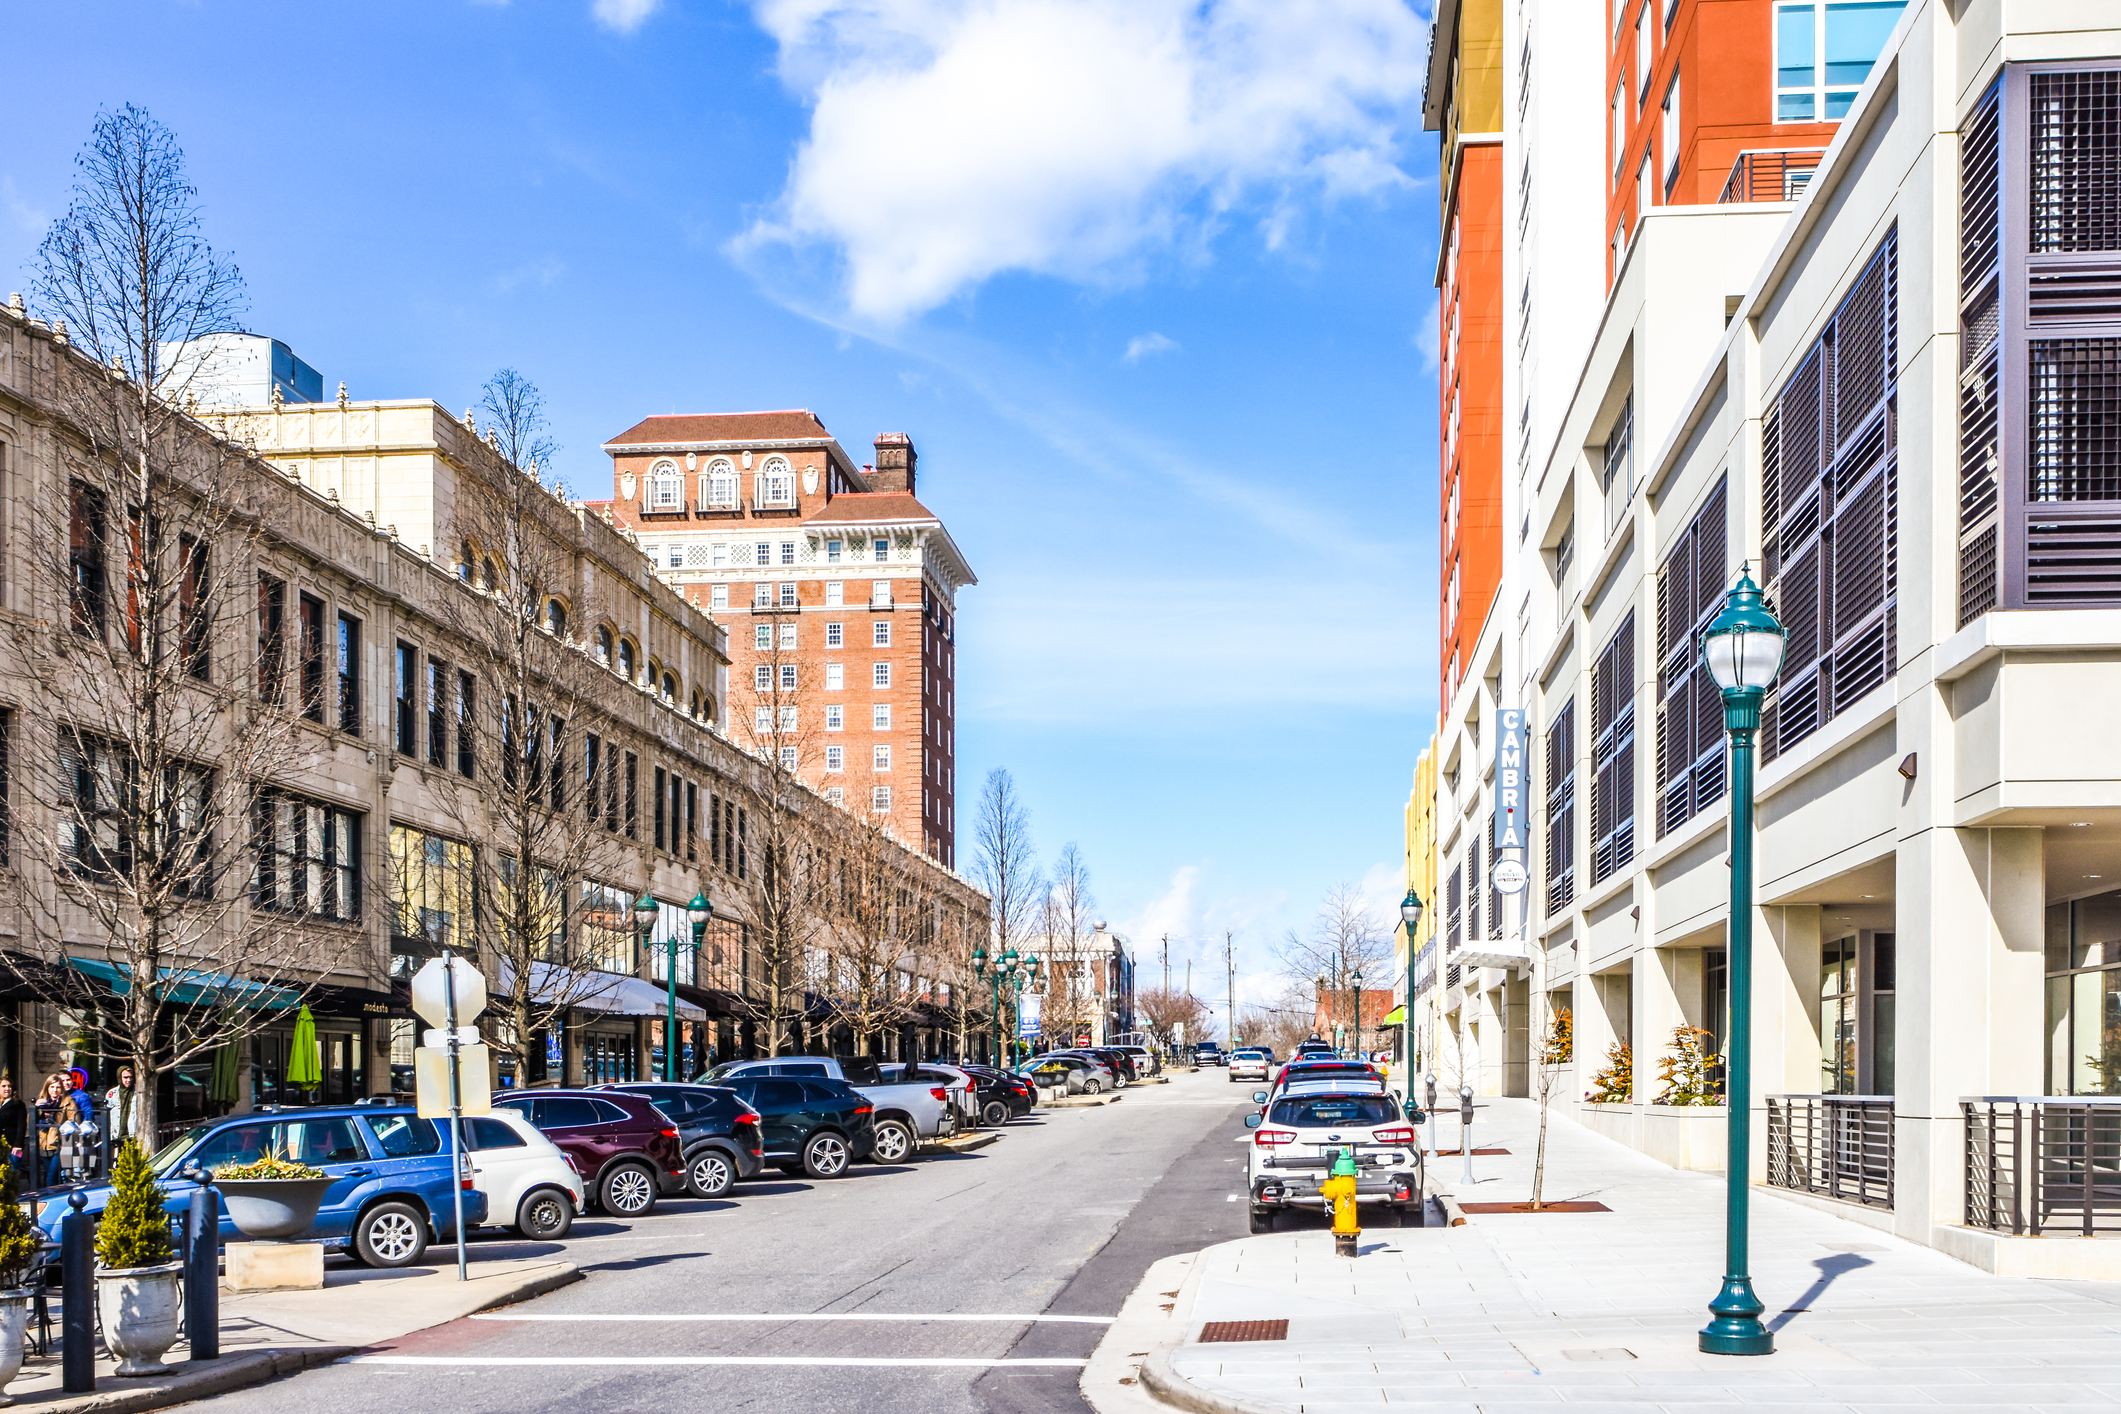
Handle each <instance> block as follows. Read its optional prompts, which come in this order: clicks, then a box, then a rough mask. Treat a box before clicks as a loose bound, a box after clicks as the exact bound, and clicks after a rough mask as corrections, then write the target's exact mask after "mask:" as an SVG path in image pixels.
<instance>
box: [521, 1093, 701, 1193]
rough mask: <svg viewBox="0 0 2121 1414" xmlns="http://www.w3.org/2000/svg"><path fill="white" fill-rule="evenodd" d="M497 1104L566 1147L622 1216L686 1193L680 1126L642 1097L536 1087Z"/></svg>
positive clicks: (577, 1166) (589, 1181)
mask: <svg viewBox="0 0 2121 1414" xmlns="http://www.w3.org/2000/svg"><path fill="white" fill-rule="evenodd" d="M493 1107H494V1110H495V1111H496V1112H499V1111H500V1110H503V1109H512V1110H517V1111H520V1112H522V1113H523V1114H525V1115H527V1116H528V1117H529V1119H530V1122H531V1123H532V1124H533V1125H535V1126H537V1128H538V1130H539V1131H540V1132H541V1133H543V1134H544V1135H545V1137H546V1138H548V1139H550V1140H551V1141H552V1142H553V1143H555V1144H557V1145H559V1146H560V1152H561V1153H563V1154H565V1155H566V1156H567V1158H568V1160H569V1162H571V1163H573V1165H574V1168H575V1172H576V1173H578V1174H580V1175H581V1176H582V1182H583V1183H584V1184H586V1185H587V1186H588V1192H589V1193H590V1195H591V1196H592V1197H594V1198H595V1200H596V1205H597V1206H598V1207H599V1208H602V1209H603V1210H604V1211H605V1212H607V1213H609V1214H610V1215H611V1216H613V1217H615V1218H639V1217H646V1216H647V1215H648V1214H649V1213H651V1212H653V1211H654V1210H655V1204H656V1199H657V1198H658V1197H660V1196H661V1195H663V1194H665V1193H678V1192H682V1191H683V1190H684V1187H685V1154H684V1150H683V1149H681V1148H680V1147H679V1146H678V1130H677V1126H676V1125H675V1124H674V1123H672V1122H671V1119H670V1117H669V1116H668V1115H666V1114H664V1113H663V1112H662V1111H661V1110H659V1109H657V1108H656V1107H655V1106H654V1105H653V1104H650V1103H649V1102H648V1101H647V1100H646V1099H643V1098H642V1097H641V1096H639V1095H628V1094H624V1093H621V1092H617V1091H609V1090H607V1091H604V1092H602V1093H598V1092H595V1091H591V1090H532V1091H526V1092H524V1093H521V1094H510V1095H505V1096H502V1097H501V1098H498V1099H496V1100H495V1101H494V1102H493Z"/></svg>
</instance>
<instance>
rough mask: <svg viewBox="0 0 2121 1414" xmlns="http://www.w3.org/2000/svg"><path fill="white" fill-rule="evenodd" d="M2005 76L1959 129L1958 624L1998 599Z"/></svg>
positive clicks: (1981, 612) (1994, 85) (1990, 87)
mask: <svg viewBox="0 0 2121 1414" xmlns="http://www.w3.org/2000/svg"><path fill="white" fill-rule="evenodd" d="M2002 117H2003V81H2002V80H2001V79H1998V80H1996V82H1994V83H1992V84H1990V85H1989V88H1988V92H1987V93H1984V94H1983V95H1982V96H1981V101H1980V102H1979V103H1978V104H1976V105H1975V107H1974V111H1973V112H1972V113H1970V114H1969V115H1967V119H1966V122H1965V124H1964V125H1963V126H1962V127H1961V128H1960V129H1959V299H1960V311H1959V368H1960V372H1959V624H1960V626H1961V627H1962V628H1963V627H1965V626H1966V625H1967V624H1970V623H1972V622H1973V621H1974V620H1975V619H1977V618H1979V617H1980V616H1981V615H1983V614H1985V613H1987V612H1988V611H1989V610H1990V609H1993V608H1995V607H1996V595H1997V591H1998V588H1999V585H1998V581H1997V575H1996V560H1997V555H1996V551H1997V545H1996V540H1997V536H1998V534H1999V529H1998V525H1997V515H1998V509H1997V487H1998V484H1999V477H2000V473H2001V470H2002V443H2001V440H2000V439H2001V437H2002V420H2001V411H2002V409H2001V404H2000V402H1999V401H1998V397H1999V393H2000V386H1999V380H2000V378H2001V375H2002V368H2003V346H2002V333H2003V321H2002V313H2003V307H2002V297H2001V280H2000V273H2001V272H2000V263H2001V259H2002V251H2003V227H2002V216H2003V204H2002V200H2001V193H2002V179H2003V168H2002V160H2001V158H2002Z"/></svg>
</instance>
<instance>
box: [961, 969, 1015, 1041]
mask: <svg viewBox="0 0 2121 1414" xmlns="http://www.w3.org/2000/svg"><path fill="white" fill-rule="evenodd" d="M1015 968H1016V949H1015V948H1009V949H1006V950H1005V951H1004V952H1003V953H1002V955H1001V956H1000V957H998V958H996V959H995V960H994V966H993V967H992V968H991V969H990V968H989V967H988V966H987V949H986V948H985V947H984V946H975V947H974V948H973V949H972V975H973V976H974V977H983V978H985V979H986V980H987V994H988V1001H987V1017H988V1020H989V1022H990V1027H989V1029H990V1030H991V1032H992V1033H993V1034H992V1037H991V1039H992V1041H993V1043H994V1044H993V1046H992V1048H991V1049H992V1052H993V1055H994V1063H995V1064H996V1065H1002V1064H1005V1062H1004V1061H1003V1060H1002V984H1003V983H1004V982H1005V981H1007V980H1008V975H1009V974H1010V973H1011V972H1013V971H1014V970H1015Z"/></svg>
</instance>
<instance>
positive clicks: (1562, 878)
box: [1547, 698, 1576, 913]
mask: <svg viewBox="0 0 2121 1414" xmlns="http://www.w3.org/2000/svg"><path fill="white" fill-rule="evenodd" d="M1575 901H1576V701H1575V699H1574V698H1571V699H1569V701H1568V702H1567V703H1566V704H1564V705H1563V707H1562V709H1561V711H1560V713H1559V714H1557V715H1556V716H1555V718H1554V724H1553V725H1552V726H1550V727H1548V728H1547V912H1548V913H1558V912H1560V911H1561V910H1562V909H1564V908H1567V907H1568V906H1569V905H1570V904H1571V903H1574V902H1575Z"/></svg>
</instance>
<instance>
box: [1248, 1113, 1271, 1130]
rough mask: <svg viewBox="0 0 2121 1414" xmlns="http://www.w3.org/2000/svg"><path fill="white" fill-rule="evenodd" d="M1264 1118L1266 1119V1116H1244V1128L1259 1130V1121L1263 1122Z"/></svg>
mask: <svg viewBox="0 0 2121 1414" xmlns="http://www.w3.org/2000/svg"><path fill="white" fill-rule="evenodd" d="M1265 1118H1266V1116H1265V1115H1246V1116H1245V1128H1247V1129H1257V1128H1259V1125H1260V1121H1261V1120H1264V1119H1265Z"/></svg>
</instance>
